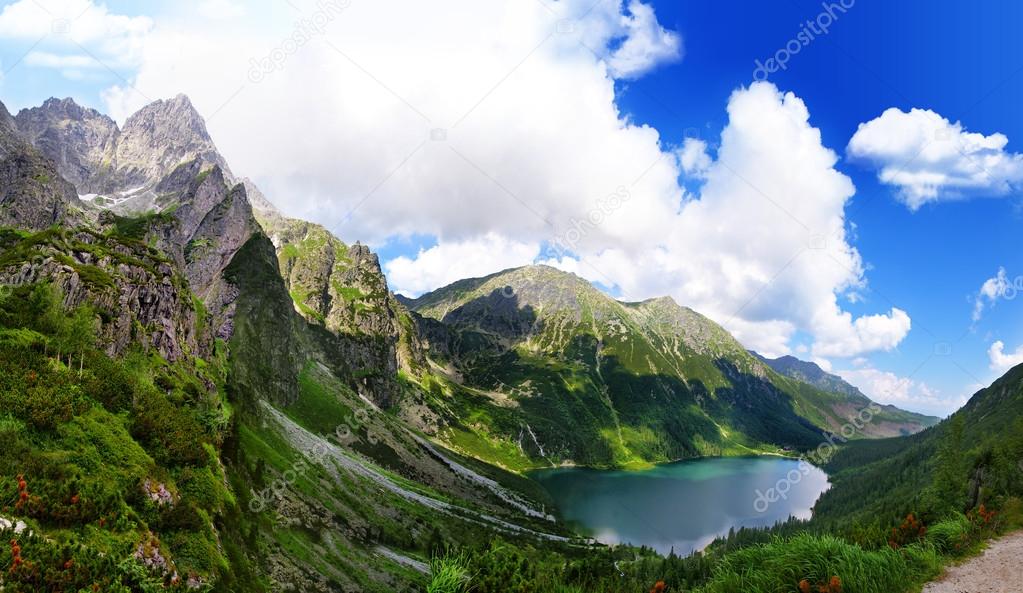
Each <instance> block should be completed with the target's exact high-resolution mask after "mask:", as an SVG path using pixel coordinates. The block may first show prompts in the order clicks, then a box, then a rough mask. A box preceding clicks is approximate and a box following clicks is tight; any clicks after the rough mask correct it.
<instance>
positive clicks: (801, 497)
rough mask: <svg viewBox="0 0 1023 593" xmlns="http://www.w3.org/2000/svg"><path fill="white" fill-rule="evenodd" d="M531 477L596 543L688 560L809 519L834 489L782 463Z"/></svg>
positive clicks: (719, 461) (567, 471)
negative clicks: (747, 535)
mask: <svg viewBox="0 0 1023 593" xmlns="http://www.w3.org/2000/svg"><path fill="white" fill-rule="evenodd" d="M532 477H533V478H535V479H536V480H537V481H539V482H540V483H541V484H542V485H543V486H544V487H545V488H546V489H547V490H548V491H549V492H550V493H551V496H552V497H553V498H554V500H555V502H556V504H557V505H558V509H559V510H560V512H561V515H562V517H564V518H565V519H566V520H568V521H572V522H574V523H577V524H579V525H580V526H581V528H582V529H583V530H585V531H586V532H587V533H589V534H591V535H592V536H593V537H595V538H596V539H597V540H599V541H601V542H604V543H608V544H617V543H631V544H635V545H646V546H649V547H652V548H654V549H656V550H658V551H659V552H661V553H664V554H667V553H668V552H669V551H671V550H672V549H674V551H675V553H676V554H682V555H685V554H688V553H690V552H692V551H693V550H699V549H702V548H704V547H706V546H707V544H709V543H710V542H712V541H713V540H714V538H716V537H718V536H721V535H725V534H727V533H728V530H729V529H731V528H739V527H758V526H768V525H773V524H775V523H777V522H779V521H784V520H786V519H788V518H789V517H790V516H794V517H799V518H803V519H808V518H809V517H810V510H811V508H812V507H813V504H814V502H816V500H817V498H818V497H819V496H820V495H821V493H822V492H824V491H825V490H827V488H828V478H827V475H826V474H825V473H824V472H823V471H821V470H820V469H818V468H816V467H813V466H809V465H806V464H802V465H801V462H799V461H797V460H792V459H783V458H777V457H740V458H711V459H699V460H693V461H684V462H678V463H671V464H665V465H659V466H656V467H654V468H651V469H649V470H643V471H618V470H612V471H604V470H593V469H584V468H564V469H552V470H542V471H538V472H534V473H533V474H532ZM758 501H759V502H758Z"/></svg>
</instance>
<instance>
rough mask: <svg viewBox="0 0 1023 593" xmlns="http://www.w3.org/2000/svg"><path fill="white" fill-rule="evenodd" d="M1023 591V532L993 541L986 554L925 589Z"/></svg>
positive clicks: (944, 592) (938, 592) (945, 592)
mask: <svg viewBox="0 0 1023 593" xmlns="http://www.w3.org/2000/svg"><path fill="white" fill-rule="evenodd" d="M1021 591H1023V531H1017V532H1016V533H1013V534H1010V535H1007V536H1005V537H1003V538H1001V539H999V540H996V541H993V542H991V544H990V545H989V546H988V548H987V549H986V550H984V553H983V554H981V555H980V556H978V557H976V558H973V559H971V560H968V561H967V562H964V563H963V564H960V565H959V566H952V567H949V569H948V571H947V572H946V573H945V576H944V577H942V578H941V579H940V580H938V581H935V582H933V583H931V584H929V585H927V586H926V587H924V590H923V593H1020V592H1021Z"/></svg>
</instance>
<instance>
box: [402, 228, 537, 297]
mask: <svg viewBox="0 0 1023 593" xmlns="http://www.w3.org/2000/svg"><path fill="white" fill-rule="evenodd" d="M539 254H540V246H539V245H538V244H532V245H531V244H527V243H519V242H516V241H511V240H508V239H505V238H504V237H501V236H499V235H495V234H493V233H491V234H487V235H486V236H484V237H481V238H479V239H471V240H467V241H462V242H457V243H444V244H441V245H435V246H433V247H431V248H429V249H425V250H420V251H419V253H418V254H417V255H416V257H415V258H414V259H413V258H408V257H404V256H402V257H397V258H395V259H392V260H391V261H389V262H387V264H386V265H385V269H386V272H387V277H388V279H389V280H390V281H391V283H392V284H394V285H395V286H398V287H401V290H400V291H401V292H402V294H405V295H406V296H418V295H419V294H421V293H423V292H426V291H428V290H431V289H433V288H436V287H438V286H444V285H446V284H450V283H452V282H454V281H455V280H461V279H462V278H476V277H480V276H485V275H487V274H491V273H493V272H495V271H498V270H504V269H507V268H514V267H518V266H524V265H527V264H529V263H532V262H533V260H535V259H536V257H537V256H538V255H539Z"/></svg>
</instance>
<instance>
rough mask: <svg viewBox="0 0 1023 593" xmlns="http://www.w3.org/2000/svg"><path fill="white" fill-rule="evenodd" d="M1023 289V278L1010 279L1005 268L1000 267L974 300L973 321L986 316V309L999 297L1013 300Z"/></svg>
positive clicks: (985, 282)
mask: <svg viewBox="0 0 1023 593" xmlns="http://www.w3.org/2000/svg"><path fill="white" fill-rule="evenodd" d="M1020 290H1023V278H1021V277H1017V278H1016V279H1015V280H1010V279H1009V277H1008V275H1007V274H1006V273H1005V268H998V273H997V274H996V275H995V276H993V277H991V278H988V279H987V280H985V281H984V284H982V285H981V286H980V290H979V291H978V292H977V296H976V297H975V298H974V301H973V316H972V319H973V322H974V323H976V322H978V321H980V319H981V317H983V316H984V309H985V308H991V307H993V306H994V305H995V303H997V302H998V301H999V299H1008V300H1012V299H1014V298H1016V294H1017V293H1018V292H1019V291H1020Z"/></svg>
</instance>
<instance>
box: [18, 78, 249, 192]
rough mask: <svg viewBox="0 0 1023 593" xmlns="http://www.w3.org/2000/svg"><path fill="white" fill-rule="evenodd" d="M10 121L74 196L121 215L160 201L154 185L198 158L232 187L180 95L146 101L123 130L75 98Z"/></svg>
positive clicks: (202, 124)
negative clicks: (72, 188)
mask: <svg viewBox="0 0 1023 593" xmlns="http://www.w3.org/2000/svg"><path fill="white" fill-rule="evenodd" d="M14 121H15V125H16V127H17V130H18V132H19V133H20V134H21V136H22V137H23V138H24V139H25V140H26V141H27V142H29V143H31V144H32V145H33V146H35V148H36V149H38V150H39V151H40V152H41V153H42V154H43V155H44V156H46V157H47V158H49V159H50V160H52V161H53V162H54V163H55V165H56V167H57V170H58V171H59V172H60V174H61V176H63V177H64V178H65V179H67V180H68V181H70V182H71V183H73V184H74V186H75V187H76V188H77V190H78V193H79V194H83V195H87V196H89V197H90V199H92V200H95V201H96V204H97V205H100V206H103V207H114V208H115V209H117V210H118V211H121V212H132V211H134V212H140V211H145V210H146V209H149V208H151V207H152V205H153V204H152V202H153V199H154V198H155V197H157V196H156V195H154V194H153V193H152V189H153V187H154V186H155V185H156V184H158V183H159V182H160V181H161V180H163V179H164V178H165V177H166V176H167V175H169V174H171V173H172V172H173V171H174V170H175V169H176V168H177V167H178V166H179V165H181V164H183V163H188V162H191V161H195V160H198V161H200V162H201V163H203V164H204V165H205V167H206V168H208V167H211V166H214V165H215V166H218V167H220V168H221V170H222V171H224V172H225V175H226V177H227V178H228V179H231V180H232V182H233V176H232V175H231V174H230V171H229V170H228V167H227V163H226V162H225V161H224V158H223V157H222V156H221V155H220V153H219V152H217V148H216V146H215V145H214V144H213V139H212V138H210V135H209V132H208V131H207V129H206V124H205V122H204V121H203V118H202V116H200V115H199V113H198V112H197V111H196V110H195V107H193V106H192V103H191V101H189V99H188V97H186V96H185V95H178V96H176V97H174V98H173V99H169V100H166V101H155V102H153V103H150V104H149V105H147V106H145V107H143V108H142V109H140V110H139V111H138V112H136V113H135V114H133V115H132V116H131V117H129V118H128V120H127V121H126V122H125V124H124V128H123V129H122V128H118V126H117V124H116V123H115V122H114V121H113V120H112V119H110V118H109V117H107V116H105V115H102V114H100V113H99V112H97V111H95V110H93V109H88V108H85V107H82V106H80V105H78V104H77V103H75V102H74V101H73V100H72V99H49V100H47V101H46V102H44V103H43V104H42V105H41V106H39V107H33V108H30V109H24V110H22V111H21V112H19V113H18V115H17V117H16V118H15V119H14ZM97 194H99V195H98V196H97ZM97 197H98V198H99V199H98V200H96V198H97Z"/></svg>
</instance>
